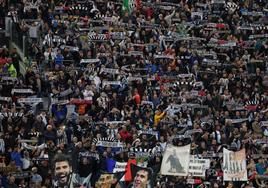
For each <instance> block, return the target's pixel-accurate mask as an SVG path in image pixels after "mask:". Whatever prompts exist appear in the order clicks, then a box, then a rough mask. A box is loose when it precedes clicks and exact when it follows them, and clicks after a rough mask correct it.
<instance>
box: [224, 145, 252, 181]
mask: <svg viewBox="0 0 268 188" xmlns="http://www.w3.org/2000/svg"><path fill="white" fill-rule="evenodd" d="M222 170H223V180H224V181H248V177H247V165H246V153H245V149H242V150H240V151H237V152H233V151H230V150H228V149H225V148H223V167H222Z"/></svg>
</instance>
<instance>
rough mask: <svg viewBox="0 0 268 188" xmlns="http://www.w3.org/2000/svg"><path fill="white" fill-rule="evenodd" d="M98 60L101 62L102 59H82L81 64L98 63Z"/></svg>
mask: <svg viewBox="0 0 268 188" xmlns="http://www.w3.org/2000/svg"><path fill="white" fill-rule="evenodd" d="M98 62H100V59H81V61H80V63H81V64H83V63H85V64H89V63H98Z"/></svg>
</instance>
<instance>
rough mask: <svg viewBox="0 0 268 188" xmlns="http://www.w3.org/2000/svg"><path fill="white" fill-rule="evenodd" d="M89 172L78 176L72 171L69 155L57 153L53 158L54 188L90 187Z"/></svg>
mask: <svg viewBox="0 0 268 188" xmlns="http://www.w3.org/2000/svg"><path fill="white" fill-rule="evenodd" d="M90 178H91V174H89V175H88V176H87V177H85V178H84V177H80V176H79V174H75V173H73V170H72V166H71V159H70V157H69V156H67V155H64V154H62V153H59V154H57V155H56V156H55V158H54V183H53V184H54V188H78V187H79V188H81V187H86V188H90V187H91V186H90Z"/></svg>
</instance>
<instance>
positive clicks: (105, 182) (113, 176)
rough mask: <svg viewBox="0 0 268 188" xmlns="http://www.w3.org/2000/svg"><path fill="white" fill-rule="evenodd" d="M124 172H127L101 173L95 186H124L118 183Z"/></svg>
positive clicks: (111, 187) (117, 187)
mask: <svg viewBox="0 0 268 188" xmlns="http://www.w3.org/2000/svg"><path fill="white" fill-rule="evenodd" d="M124 174H125V172H117V173H103V174H100V177H99V179H98V181H97V182H96V183H95V188H122V187H121V185H120V184H118V183H119V181H120V180H121V179H122V177H123V176H124Z"/></svg>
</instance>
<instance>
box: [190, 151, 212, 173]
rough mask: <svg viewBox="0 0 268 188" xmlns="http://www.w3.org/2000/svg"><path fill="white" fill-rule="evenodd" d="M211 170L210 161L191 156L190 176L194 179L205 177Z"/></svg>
mask: <svg viewBox="0 0 268 188" xmlns="http://www.w3.org/2000/svg"><path fill="white" fill-rule="evenodd" d="M209 168H210V160H209V159H199V158H198V157H197V156H194V155H191V156H190V163H189V175H190V176H193V177H205V176H206V170H207V169H209Z"/></svg>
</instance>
